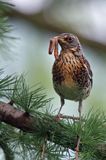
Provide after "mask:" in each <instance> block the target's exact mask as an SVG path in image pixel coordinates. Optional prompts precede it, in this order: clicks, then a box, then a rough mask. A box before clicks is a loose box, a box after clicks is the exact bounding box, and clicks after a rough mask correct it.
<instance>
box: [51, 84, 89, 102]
mask: <svg viewBox="0 0 106 160" xmlns="http://www.w3.org/2000/svg"><path fill="white" fill-rule="evenodd" d="M54 89H55V91H56V92H57V93H58V94H59V95H60V96H62V97H63V98H64V99H68V100H73V101H79V100H82V99H85V98H87V97H88V96H89V93H90V89H89V88H80V87H78V86H70V87H69V86H67V85H64V84H62V85H60V84H56V83H54Z"/></svg>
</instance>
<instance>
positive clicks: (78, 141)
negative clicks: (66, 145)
mask: <svg viewBox="0 0 106 160" xmlns="http://www.w3.org/2000/svg"><path fill="white" fill-rule="evenodd" d="M79 145H80V137H79V136H78V139H77V146H76V148H75V160H78V152H79Z"/></svg>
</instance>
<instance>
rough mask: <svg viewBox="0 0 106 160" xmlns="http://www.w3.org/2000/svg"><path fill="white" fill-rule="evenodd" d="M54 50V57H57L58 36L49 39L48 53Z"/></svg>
mask: <svg viewBox="0 0 106 160" xmlns="http://www.w3.org/2000/svg"><path fill="white" fill-rule="evenodd" d="M53 52H54V57H55V59H57V58H58V38H57V37H54V38H52V39H51V40H50V43H49V50H48V53H49V54H52V53H53Z"/></svg>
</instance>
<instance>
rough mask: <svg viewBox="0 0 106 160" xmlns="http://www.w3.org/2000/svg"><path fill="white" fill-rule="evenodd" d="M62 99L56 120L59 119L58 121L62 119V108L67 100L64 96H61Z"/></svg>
mask: <svg viewBox="0 0 106 160" xmlns="http://www.w3.org/2000/svg"><path fill="white" fill-rule="evenodd" d="M60 101H61V106H60V108H59V111H58V114H57V116H56V120H57V121H58V120H60V118H61V114H60V112H61V109H62V107H63V105H64V103H65V102H64V98H62V97H60Z"/></svg>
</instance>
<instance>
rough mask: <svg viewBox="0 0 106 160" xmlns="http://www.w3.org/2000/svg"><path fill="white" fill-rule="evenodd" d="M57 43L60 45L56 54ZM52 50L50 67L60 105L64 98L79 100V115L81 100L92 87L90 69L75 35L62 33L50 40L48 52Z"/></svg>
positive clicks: (50, 52)
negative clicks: (52, 59)
mask: <svg viewBox="0 0 106 160" xmlns="http://www.w3.org/2000/svg"><path fill="white" fill-rule="evenodd" d="M58 44H59V45H60V47H61V51H60V54H58ZM53 51H54V55H55V62H54V65H53V68H52V75H53V86H54V89H55V91H56V93H57V94H58V95H59V96H60V100H61V107H60V109H59V112H58V115H59V114H60V111H61V109H62V107H63V105H64V103H65V99H68V100H73V101H77V102H79V106H78V111H79V116H81V108H82V101H83V100H84V99H86V98H87V97H88V96H89V94H90V91H91V88H92V70H91V68H90V64H89V62H88V61H87V59H86V58H85V57H84V55H83V50H82V47H81V44H80V42H79V40H78V38H77V36H75V35H73V34H70V33H62V34H60V35H58V36H56V37H54V38H52V39H51V41H50V46H49V54H52V52H53Z"/></svg>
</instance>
